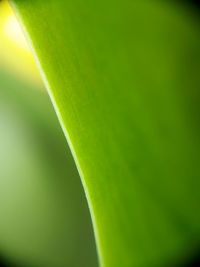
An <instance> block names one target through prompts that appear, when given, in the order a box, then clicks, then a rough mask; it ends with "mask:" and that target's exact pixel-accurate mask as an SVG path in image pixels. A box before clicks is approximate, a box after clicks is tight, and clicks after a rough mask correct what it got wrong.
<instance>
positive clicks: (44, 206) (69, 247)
mask: <svg viewBox="0 0 200 267" xmlns="http://www.w3.org/2000/svg"><path fill="white" fill-rule="evenodd" d="M0 255H1V256H0V258H1V259H0V261H1V264H0V266H26V267H28V266H33V267H34V266H35V267H37V266H38V267H40V266H41V267H62V266H71V267H73V266H74V267H76V266H77V267H78V266H85V267H89V266H91V267H93V266H97V258H96V250H95V244H94V237H93V232H92V227H91V221H90V215H89V212H88V207H87V203H86V199H85V195H84V193H83V189H82V185H81V182H80V178H79V175H78V172H77V170H76V167H75V165H74V162H73V159H72V156H71V153H70V151H69V148H68V147H67V142H66V140H65V138H64V136H63V133H62V130H61V128H60V125H59V123H58V121H57V118H56V116H55V113H54V110H53V108H52V105H51V103H50V101H49V98H48V96H47V93H46V91H45V89H44V86H43V83H42V81H41V78H40V75H39V73H38V71H37V68H36V66H35V63H34V60H33V57H32V54H31V52H30V50H29V48H28V46H27V44H26V41H25V39H24V37H23V33H22V31H21V29H20V27H19V25H18V23H17V21H16V19H15V17H14V15H13V13H12V11H11V8H10V7H9V5H8V2H7V1H1V2H0Z"/></svg>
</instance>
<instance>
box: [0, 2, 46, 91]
mask: <svg viewBox="0 0 200 267" xmlns="http://www.w3.org/2000/svg"><path fill="white" fill-rule="evenodd" d="M0 68H4V69H7V70H8V71H10V72H12V73H13V74H14V75H16V76H17V77H19V78H21V79H23V80H26V81H28V82H31V83H34V84H36V85H37V86H39V87H42V81H41V78H40V75H39V72H38V70H37V67H36V64H35V61H34V59H33V55H32V53H31V51H30V49H29V47H28V45H27V41H26V39H25V37H24V34H23V32H22V30H21V27H20V25H19V23H18V22H17V20H16V18H15V16H14V14H13V11H12V9H11V7H10V5H9V3H8V1H7V0H6V1H2V2H1V3H0Z"/></svg>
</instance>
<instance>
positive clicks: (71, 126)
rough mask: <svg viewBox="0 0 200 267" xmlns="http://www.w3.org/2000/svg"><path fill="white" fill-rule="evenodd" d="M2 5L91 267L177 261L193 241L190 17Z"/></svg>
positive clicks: (198, 157) (149, 9)
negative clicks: (55, 139) (75, 199)
mask: <svg viewBox="0 0 200 267" xmlns="http://www.w3.org/2000/svg"><path fill="white" fill-rule="evenodd" d="M11 2H12V3H13V6H14V8H15V11H16V12H17V13H18V17H19V19H20V20H21V22H22V24H23V25H24V27H25V30H26V32H27V34H28V37H29V39H30V41H31V43H32V47H33V48H34V51H35V54H36V57H37V59H38V62H39V65H40V68H41V70H42V72H43V76H44V77H45V79H46V85H47V87H48V91H49V94H50V95H51V98H52V101H53V103H54V107H55V109H56V112H57V114H58V116H59V119H60V122H61V125H62V127H63V129H64V132H65V134H66V137H67V139H68V142H69V144H70V146H71V149H72V152H73V154H74V158H75V161H76V164H77V166H78V168H79V171H80V174H81V178H82V182H83V184H84V188H85V191H86V194H87V198H88V201H89V205H90V210H91V214H92V218H93V224H94V228H95V234H96V240H97V245H98V251H99V255H100V261H101V266H102V267H147V266H148V267H151V266H153V267H157V266H160V267H163V266H165V265H166V266H167V265H168V266H173V264H175V263H178V262H182V261H184V260H185V258H187V257H188V256H189V255H190V253H192V252H191V251H193V250H195V248H196V247H197V244H198V243H199V233H200V214H199V203H200V194H199V186H200V179H199V178H200V152H199V151H200V125H199V116H200V108H199V97H200V93H199V89H200V88H199V85H200V75H199V69H200V49H199V48H200V33H199V18H198V17H197V16H196V14H195V13H193V11H192V10H190V9H189V8H184V7H183V6H179V5H178V4H177V5H175V3H174V1H152V0H142V1H131V0H123V1H122V0H101V1H94V0H73V1H72V0H48V1H47V0H34V1H33V0H12V1H11ZM66 250H67V248H66ZM80 266H82V265H80Z"/></svg>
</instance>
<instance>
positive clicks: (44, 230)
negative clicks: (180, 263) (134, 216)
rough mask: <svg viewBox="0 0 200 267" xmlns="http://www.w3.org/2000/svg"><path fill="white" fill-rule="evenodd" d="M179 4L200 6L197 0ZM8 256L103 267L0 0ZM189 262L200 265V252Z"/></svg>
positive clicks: (1, 166)
mask: <svg viewBox="0 0 200 267" xmlns="http://www.w3.org/2000/svg"><path fill="white" fill-rule="evenodd" d="M179 4H180V6H181V5H185V6H186V8H191V9H193V10H194V11H195V12H199V11H198V10H199V1H197V0H196V1H191V0H188V1H179ZM55 214H56V216H55ZM0 262H1V264H0V265H1V266H13V267H17V266H20V267H21V266H22V267H23V266H26V267H29V266H30V267H64V266H65V267H68V266H70V267H96V266H97V255H96V249H95V242H94V236H93V230H92V226H91V219H90V215H89V211H88V207H87V203H86V199H85V196H84V192H83V189H82V186H81V182H80V178H79V175H78V172H77V170H76V167H75V165H74V162H73V159H72V156H71V153H70V150H69V148H68V146H67V143H66V141H65V138H64V136H63V133H62V131H61V128H60V126H59V123H58V121H57V118H56V116H55V113H54V111H53V108H52V105H51V103H50V101H49V98H48V96H47V93H46V91H45V89H44V86H43V83H42V81H41V78H40V75H39V73H38V71H37V68H36V66H35V63H34V59H33V56H32V53H31V51H30V49H29V47H28V45H27V43H26V40H25V39H24V36H23V33H22V31H21V29H20V27H19V25H18V23H17V21H16V19H15V17H14V15H13V13H12V10H11V8H10V7H9V4H8V2H7V1H0ZM184 266H185V267H189V266H200V262H199V255H198V253H196V252H195V253H194V257H193V258H191V259H190V260H189V261H188V262H186V263H185V265H184Z"/></svg>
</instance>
